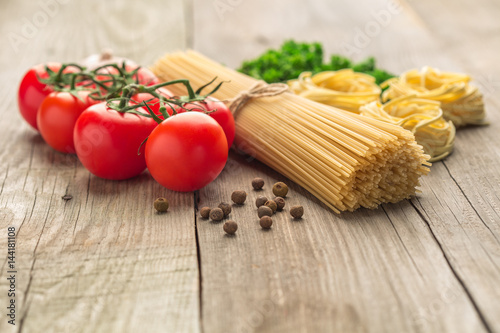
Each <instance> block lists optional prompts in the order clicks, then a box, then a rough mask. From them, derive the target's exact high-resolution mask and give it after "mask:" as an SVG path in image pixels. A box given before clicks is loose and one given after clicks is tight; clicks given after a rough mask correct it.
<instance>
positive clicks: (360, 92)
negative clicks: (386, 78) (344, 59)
mask: <svg viewBox="0 0 500 333" xmlns="http://www.w3.org/2000/svg"><path fill="white" fill-rule="evenodd" d="M288 86H289V87H290V90H292V91H293V92H294V93H295V94H297V95H300V96H302V97H305V98H307V99H310V100H313V101H315V102H319V103H323V104H327V105H331V106H335V107H337V108H339V109H343V110H347V111H351V112H355V113H359V108H360V107H361V106H363V105H365V104H367V103H370V102H373V101H378V100H379V96H380V93H381V89H380V87H379V86H378V85H377V84H376V83H375V78H374V77H373V76H371V75H367V74H363V73H357V72H354V71H353V70H352V69H341V70H338V71H325V72H320V73H318V74H315V75H312V74H311V72H303V73H302V74H300V76H299V78H298V79H295V80H290V81H288Z"/></svg>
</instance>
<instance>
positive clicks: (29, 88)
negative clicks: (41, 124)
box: [17, 62, 76, 130]
mask: <svg viewBox="0 0 500 333" xmlns="http://www.w3.org/2000/svg"><path fill="white" fill-rule="evenodd" d="M47 66H48V67H49V68H50V69H51V70H53V71H54V72H57V71H58V70H59V69H60V68H61V64H60V63H56V62H51V63H48V64H47ZM75 71H76V69H75V68H74V67H68V68H66V69H65V71H64V72H65V73H72V72H75ZM37 74H38V76H40V77H41V78H42V79H46V78H48V77H49V74H48V73H47V72H46V71H45V64H40V65H36V66H33V67H31V68H30V69H29V70H28V72H26V74H24V77H23V79H22V80H21V84H20V85H19V90H18V94H17V103H18V105H19V111H21V115H22V116H23V118H24V119H25V120H26V121H27V122H28V124H30V125H31V127H33V128H34V129H36V130H38V126H37V124H36V114H37V112H38V108H39V107H40V104H42V101H43V100H44V98H45V97H47V96H48V95H49V94H50V93H51V92H53V91H54V90H53V89H52V88H51V87H48V86H47V85H46V84H45V83H41V82H40V81H38V78H37Z"/></svg>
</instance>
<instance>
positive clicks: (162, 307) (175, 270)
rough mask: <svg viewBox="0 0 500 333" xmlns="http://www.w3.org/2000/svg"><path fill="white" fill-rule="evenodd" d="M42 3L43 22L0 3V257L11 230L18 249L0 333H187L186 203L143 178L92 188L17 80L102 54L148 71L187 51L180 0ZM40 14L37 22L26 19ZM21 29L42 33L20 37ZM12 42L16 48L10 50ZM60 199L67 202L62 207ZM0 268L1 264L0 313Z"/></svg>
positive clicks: (191, 286)
mask: <svg viewBox="0 0 500 333" xmlns="http://www.w3.org/2000/svg"><path fill="white" fill-rule="evenodd" d="M44 3H49V2H44ZM50 3H51V4H52V7H51V8H52V9H51V10H52V14H49V12H47V10H44V9H43V6H42V5H41V4H40V3H37V2H31V1H3V2H2V11H1V13H0V19H1V21H2V33H1V35H0V38H1V41H2V45H4V49H3V51H2V53H1V55H0V66H1V70H0V75H1V83H0V84H1V89H0V100H1V101H2V104H1V107H0V115H1V116H2V121H1V122H0V143H1V147H2V149H1V150H0V161H1V162H0V179H1V180H0V186H1V189H0V230H1V233H0V248H1V249H2V251H3V250H4V249H6V243H7V232H6V228H7V226H15V227H16V229H17V240H18V243H17V258H16V264H17V270H18V274H17V293H16V302H17V304H18V308H17V320H16V326H15V327H12V326H11V325H9V324H7V321H6V320H4V317H5V315H4V312H5V311H2V320H1V321H0V331H1V332H131V331H137V330H144V331H148V332H165V331H171V332H197V331H199V330H200V322H199V293H198V286H199V281H198V264H197V250H196V242H195V233H194V201H193V196H192V194H180V193H173V192H170V191H168V190H166V189H164V188H162V187H161V186H160V185H158V184H157V183H156V182H155V181H154V180H153V179H152V178H151V176H150V175H149V174H148V173H143V174H142V175H141V176H139V177H137V178H134V179H131V180H128V181H122V182H114V181H106V180H102V179H98V178H97V177H94V176H92V175H90V174H89V173H88V172H87V171H86V170H85V169H84V168H83V166H82V165H81V164H80V163H79V162H78V160H77V159H76V157H74V156H65V155H62V154H59V153H57V152H55V151H53V150H52V149H51V148H50V147H48V146H47V145H46V144H44V143H43V140H42V139H41V137H40V135H38V134H36V133H35V132H34V131H33V130H32V129H30V128H29V127H28V126H27V125H26V124H25V123H24V122H23V121H22V120H21V119H20V116H19V114H18V112H17V111H16V109H17V105H16V104H17V103H16V88H17V82H18V81H19V80H20V78H21V77H22V74H23V72H24V71H26V69H27V68H28V67H30V66H32V65H34V64H36V63H40V62H44V61H48V60H56V61H76V60H79V59H82V58H83V57H85V56H87V55H88V54H90V53H95V52H98V51H99V50H101V49H102V48H104V47H111V48H113V49H114V51H115V53H116V54H120V55H123V56H127V57H130V58H133V59H134V60H136V61H137V62H139V63H145V64H148V63H150V62H152V61H153V60H154V59H155V58H156V57H157V56H159V55H160V54H162V53H163V52H165V50H174V49H177V48H183V47H185V41H186V35H187V33H186V30H185V26H184V25H183V22H184V19H183V17H184V15H187V14H186V13H185V7H184V4H183V1H174V0H173V1H168V2H163V1H151V2H150V6H148V7H143V6H139V3H135V2H134V3H131V2H122V1H109V2H101V1H86V2H76V1H65V2H64V4H63V1H61V3H58V2H54V1H53V2H50ZM111 12H112V13H113V15H109V14H110V13H111ZM43 13H45V14H43ZM131 13H133V15H132V14H131ZM164 13H169V17H170V18H171V20H170V21H169V22H168V23H165V21H164V20H163V19H162V17H163V15H164ZM37 15H38V16H37ZM44 15H45V17H46V18H47V22H45V23H43V21H36V20H37V17H38V19H40V17H42V18H43V16H44ZM25 22H31V24H36V23H37V22H39V23H40V22H42V23H43V24H41V23H40V25H39V26H38V27H36V30H35V31H33V33H32V35H30V37H29V38H27V37H26V38H24V37H23V36H24V35H23V29H24V28H23V24H25ZM28 24H29V23H28ZM12 34H17V35H19V36H21V37H23V38H24V39H23V40H22V43H21V44H19V45H14V44H12V41H11V39H10V38H11V37H9V36H13V35H12ZM144 34H149V35H150V37H148V38H145V37H144ZM151 36H152V37H151ZM144 50H148V52H144ZM13 59H16V61H13ZM65 194H71V195H72V196H73V199H72V200H70V201H64V200H62V198H61V197H62V196H63V195H65ZM159 196H165V197H167V198H169V200H170V203H171V207H172V208H171V211H170V212H169V213H167V214H162V215H160V214H157V213H155V212H154V209H153V207H152V203H153V201H154V199H155V198H157V197H159ZM5 263H6V260H5V257H3V259H2V261H1V269H2V271H1V280H0V290H1V293H0V304H2V308H3V307H4V305H5V304H7V303H6V302H7V297H6V296H7V295H6V292H4V291H5V290H6V288H7V281H6V275H5V274H6V266H5Z"/></svg>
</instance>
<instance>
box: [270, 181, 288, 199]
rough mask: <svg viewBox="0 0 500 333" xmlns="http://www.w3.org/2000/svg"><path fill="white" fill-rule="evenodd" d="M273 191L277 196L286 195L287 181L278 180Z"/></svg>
mask: <svg viewBox="0 0 500 333" xmlns="http://www.w3.org/2000/svg"><path fill="white" fill-rule="evenodd" d="M273 193H274V195H275V196H277V197H282V198H284V197H286V194H287V193H288V186H286V184H285V183H283V182H277V183H276V184H274V186H273Z"/></svg>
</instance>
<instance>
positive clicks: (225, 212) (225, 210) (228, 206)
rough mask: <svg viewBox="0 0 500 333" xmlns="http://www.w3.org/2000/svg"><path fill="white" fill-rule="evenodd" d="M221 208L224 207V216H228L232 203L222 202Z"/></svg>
mask: <svg viewBox="0 0 500 333" xmlns="http://www.w3.org/2000/svg"><path fill="white" fill-rule="evenodd" d="M219 208H220V209H222V212H223V213H224V217H227V216H228V215H229V214H230V213H231V205H230V204H228V203H226V202H221V203H220V204H219Z"/></svg>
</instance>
